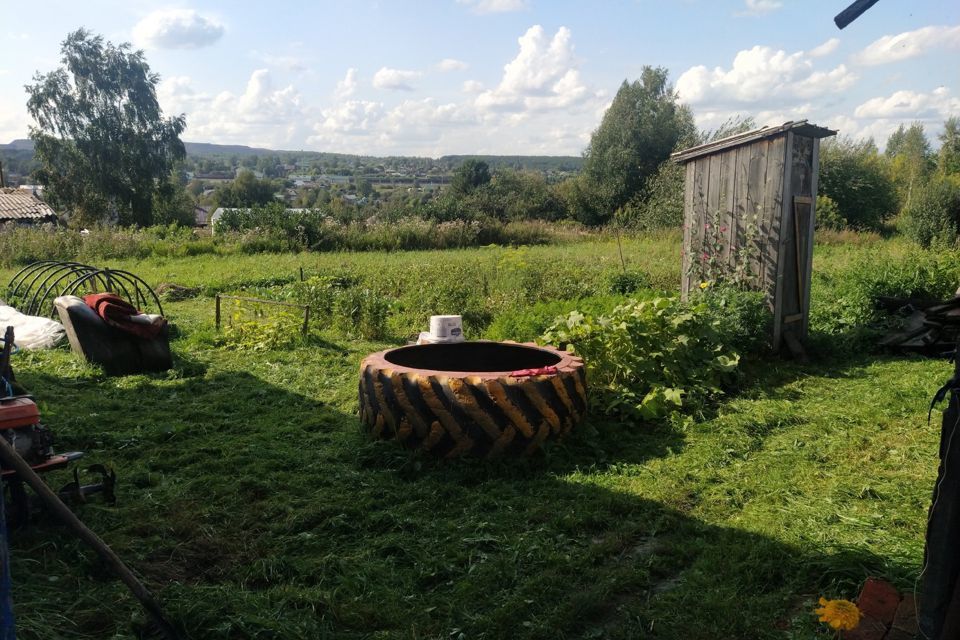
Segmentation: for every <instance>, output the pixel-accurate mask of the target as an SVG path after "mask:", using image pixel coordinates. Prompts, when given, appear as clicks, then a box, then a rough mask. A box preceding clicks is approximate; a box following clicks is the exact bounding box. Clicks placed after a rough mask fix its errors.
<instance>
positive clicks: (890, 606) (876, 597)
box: [840, 578, 917, 640]
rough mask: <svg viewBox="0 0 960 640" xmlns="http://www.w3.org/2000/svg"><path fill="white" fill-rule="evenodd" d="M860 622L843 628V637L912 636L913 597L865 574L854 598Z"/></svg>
mask: <svg viewBox="0 0 960 640" xmlns="http://www.w3.org/2000/svg"><path fill="white" fill-rule="evenodd" d="M857 608H859V609H860V613H861V614H862V615H861V618H860V624H859V625H858V626H857V628H856V629H852V630H850V631H844V632H843V633H842V634H841V636H840V637H841V638H843V639H844V640H913V638H915V637H916V635H917V617H916V601H915V600H914V596H913V594H912V593H908V594H906V595H904V596H903V598H902V599H901V597H900V592H899V591H897V589H896V588H895V587H894V586H893V585H892V584H890V583H889V582H887V581H886V580H880V579H879V578H867V580H866V582H864V583H863V589H861V590H860V597H859V598H857Z"/></svg>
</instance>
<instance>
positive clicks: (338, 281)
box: [283, 275, 390, 340]
mask: <svg viewBox="0 0 960 640" xmlns="http://www.w3.org/2000/svg"><path fill="white" fill-rule="evenodd" d="M360 284H361V283H360V280H359V279H357V278H353V277H350V276H345V275H328V276H316V277H313V278H309V279H307V280H305V281H303V282H295V283H293V284H292V285H290V286H288V287H287V288H286V289H285V290H284V293H283V297H284V298H286V299H288V300H293V301H295V302H296V303H297V304H302V305H306V306H308V307H310V311H311V318H312V319H313V320H312V324H314V325H315V326H318V327H322V328H336V329H338V330H339V331H342V332H343V333H345V334H347V335H349V336H354V337H361V338H367V339H369V340H379V339H382V338H384V337H386V335H387V317H388V315H389V313H390V303H389V302H388V301H387V300H386V298H385V297H384V296H382V295H380V294H378V293H376V292H374V291H371V290H370V288H369V287H362V286H360Z"/></svg>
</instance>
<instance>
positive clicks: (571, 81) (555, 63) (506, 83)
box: [476, 25, 592, 112]
mask: <svg viewBox="0 0 960 640" xmlns="http://www.w3.org/2000/svg"><path fill="white" fill-rule="evenodd" d="M518 43H519V44H520V52H519V53H518V54H517V57H516V58H514V59H513V60H511V61H510V62H508V63H507V64H506V65H505V66H504V67H503V78H502V79H501V80H500V84H499V85H497V87H496V88H495V89H491V90H488V91H484V92H483V93H481V94H480V95H479V96H477V99H476V105H477V107H479V108H480V109H482V110H489V111H512V112H518V111H525V110H548V109H560V108H567V107H571V106H574V105H577V104H580V103H583V102H584V101H585V100H587V99H588V98H590V97H591V96H592V94H591V92H590V91H589V90H588V89H587V87H586V85H584V83H583V81H582V80H581V79H580V72H579V70H578V69H577V66H578V64H577V61H576V59H575V58H574V55H573V43H572V40H571V33H570V30H569V29H568V28H566V27H560V28H559V29H558V30H557V32H556V34H554V36H553V37H552V38H547V35H546V33H545V32H544V30H543V27H541V26H540V25H534V26H532V27H530V28H529V29H527V32H526V33H525V34H523V35H522V36H521V37H520V38H519V39H518Z"/></svg>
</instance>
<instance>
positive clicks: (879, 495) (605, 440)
mask: <svg viewBox="0 0 960 640" xmlns="http://www.w3.org/2000/svg"><path fill="white" fill-rule="evenodd" d="M862 250H865V249H862V248H860V247H856V246H853V245H843V246H823V247H819V248H818V250H817V251H818V253H817V260H818V263H817V265H815V268H823V269H825V270H830V269H833V268H836V269H841V268H842V266H843V264H844V263H845V261H846V260H848V259H849V256H850V255H851V254H852V253H856V252H857V251H862ZM892 250H899V249H897V248H896V247H894V249H892ZM508 251H509V250H500V249H476V250H464V251H456V252H446V253H439V252H431V253H405V254H323V255H299V256H298V255H287V256H272V255H269V256H264V255H260V256H249V257H241V256H236V257H231V258H213V257H197V258H183V259H170V260H164V261H147V262H143V263H140V264H134V263H125V264H123V266H124V267H126V268H130V269H132V270H134V271H135V272H137V273H139V274H140V275H142V276H143V277H144V278H145V279H146V280H147V281H149V282H153V283H156V282H161V281H173V282H177V283H179V284H185V285H202V286H204V287H206V291H205V295H204V296H201V297H199V298H194V299H191V300H187V301H184V302H176V303H168V304H167V305H166V306H167V314H168V316H169V317H170V318H171V319H172V320H173V321H174V322H175V323H176V325H177V328H178V331H177V338H176V339H175V340H174V343H173V347H174V350H175V352H176V363H175V365H176V366H175V369H174V370H173V371H171V372H169V373H167V374H162V375H151V376H130V377H124V378H107V377H105V376H103V375H102V374H101V373H99V371H98V370H96V369H94V368H91V367H88V366H86V365H83V364H81V363H79V362H78V361H77V360H76V359H75V358H74V357H73V356H72V355H71V354H70V353H69V352H68V351H66V350H56V351H52V352H46V353H37V354H20V355H19V356H17V357H16V360H15V367H16V369H17V373H18V376H19V378H20V380H21V381H22V382H23V383H24V384H25V385H26V386H27V387H29V388H30V389H31V390H32V391H33V393H34V394H35V395H36V396H37V398H38V401H39V402H40V404H41V409H42V412H43V415H44V419H45V421H46V422H47V423H48V424H49V425H50V426H51V427H52V428H53V429H54V430H55V431H56V433H57V434H58V436H59V438H60V444H59V448H60V449H63V450H66V449H83V450H85V451H86V452H87V455H88V457H87V460H89V461H90V462H104V463H108V464H110V465H112V466H113V467H114V468H115V469H116V471H117V473H118V475H119V481H120V485H119V489H118V497H119V501H118V504H117V506H116V507H107V506H103V505H102V504H97V503H91V504H88V505H85V506H82V507H80V508H79V509H78V511H79V514H80V516H81V518H82V519H83V520H84V521H85V522H87V523H88V524H89V525H90V526H91V527H92V528H93V529H94V530H95V531H97V532H98V533H99V534H100V535H101V536H102V537H103V538H104V540H106V541H107V542H108V543H109V544H111V545H112V546H113V548H114V549H115V550H116V551H117V552H118V553H119V555H120V556H121V557H122V558H124V559H125V560H127V561H128V563H129V564H130V565H131V566H132V567H133V568H134V569H135V570H136V571H137V572H138V573H139V574H140V575H141V576H143V578H144V579H145V581H146V582H147V583H148V585H149V586H150V587H151V588H152V589H153V590H154V591H155V593H156V595H157V596H158V597H159V598H160V600H161V601H162V602H163V604H164V606H165V607H166V609H167V611H168V613H169V615H170V617H171V618H173V619H175V620H177V621H178V622H179V623H180V625H181V626H182V627H183V628H184V630H185V631H186V632H187V635H188V637H190V638H193V639H195V640H201V639H204V640H205V639H208V638H284V639H286V638H291V639H294V638H296V639H301V638H302V639H314V638H410V639H428V638H430V639H441V638H444V639H446V638H453V639H459V638H464V639H466V640H473V639H494V638H504V639H506V638H544V639H551V640H553V639H556V638H683V639H684V640H691V639H700V638H703V639H708V638H709V639H716V638H725V639H727V638H743V639H753V638H798V639H799V638H811V637H824V638H826V637H830V636H829V635H826V634H823V635H822V636H818V635H817V634H818V633H822V632H821V631H820V630H819V629H818V627H817V625H816V624H815V618H814V616H813V615H812V614H811V611H812V608H813V603H814V602H815V601H816V599H817V598H818V597H819V596H820V595H826V596H828V597H829V596H841V597H854V596H855V595H856V593H857V589H858V587H859V585H860V583H861V582H862V580H863V579H864V578H865V577H867V576H868V575H879V576H882V577H885V578H887V579H889V580H891V581H893V582H894V583H895V584H897V585H898V586H899V587H901V588H904V589H909V588H912V586H913V581H914V580H915V578H916V576H917V573H918V571H919V568H920V562H921V558H922V551H923V533H924V528H925V521H926V510H927V506H928V503H929V496H930V492H931V489H932V484H933V479H934V477H935V473H936V451H937V444H938V425H937V424H936V422H937V418H936V415H937V414H936V413H935V419H934V423H933V424H931V425H929V426H928V424H927V420H926V409H927V405H928V403H929V399H930V397H931V396H932V394H933V392H934V391H935V390H936V389H937V388H938V387H939V386H940V384H941V383H942V382H943V381H944V380H946V379H947V378H948V377H949V375H950V365H949V364H948V363H946V362H942V361H934V360H923V359H919V358H916V359H915V358H894V357H889V356H873V355H869V354H862V353H861V354H850V355H837V354H832V353H829V352H821V353H820V354H819V355H817V356H816V357H815V358H814V360H813V362H812V363H811V364H809V365H803V366H801V365H796V364H793V363H790V362H787V361H780V360H776V359H774V360H770V361H767V362H762V363H759V362H754V363H748V364H747V366H746V367H745V371H744V374H743V381H742V384H741V386H740V391H739V393H738V394H736V395H735V396H730V397H727V398H726V399H723V400H721V401H719V402H718V404H717V405H716V406H715V407H714V408H713V409H712V410H711V413H710V414H709V415H702V416H697V417H695V418H691V419H689V420H687V421H683V420H677V421H675V423H674V424H672V425H661V426H649V425H648V426H631V425H626V424H617V423H614V422H610V421H606V420H603V419H600V418H593V419H592V420H591V421H590V422H589V423H588V424H586V425H584V426H583V428H581V429H579V430H577V431H575V432H574V434H572V437H570V438H569V439H567V440H566V441H564V442H561V443H558V444H556V445H554V446H552V447H550V448H549V449H548V450H547V451H546V453H545V454H543V455H540V456H538V457H535V458H533V459H531V460H513V461H510V460H508V461H501V462H497V463H493V464H490V463H483V462H479V461H472V460H459V461H455V462H446V463H438V462H433V461H431V460H428V459H424V458H421V457H418V456H416V455H413V454H410V453H408V452H406V451H405V450H402V449H399V448H398V447H397V446H396V445H395V444H393V443H390V442H386V443H378V442H371V441H370V440H368V439H367V438H366V437H365V435H364V434H363V433H362V432H361V430H360V428H359V423H358V420H357V418H356V416H355V411H356V407H357V402H356V398H355V394H356V384H357V373H358V367H359V362H360V359H361V358H362V357H363V356H364V355H365V354H366V353H368V352H370V351H373V350H377V349H381V348H385V347H386V346H389V343H385V342H369V341H364V340H360V339H354V338H350V337H347V336H345V335H344V334H343V333H342V332H338V331H327V332H322V333H317V334H315V335H313V336H312V337H311V339H310V341H309V342H308V344H305V345H302V346H299V347H297V348H293V349H286V350H278V351H267V352H253V351H238V350H231V349H226V348H223V347H222V346H220V344H219V342H218V339H217V337H216V335H215V333H214V331H213V326H212V324H213V319H212V314H213V303H212V299H211V298H210V297H209V295H206V294H209V293H211V292H212V291H214V290H220V291H232V290H236V289H238V288H240V287H242V286H243V285H251V286H253V287H254V289H256V288H257V287H259V288H269V287H270V285H271V279H272V278H273V279H276V278H278V277H279V278H280V279H283V278H289V277H292V274H293V272H295V270H296V269H297V268H298V267H299V266H305V267H306V268H307V269H308V270H315V271H317V272H325V271H327V270H332V269H340V270H348V271H357V272H362V273H371V274H372V273H381V272H385V271H389V272H403V273H411V274H413V275H411V276H410V277H411V278H413V276H414V275H417V274H418V273H419V276H418V277H420V278H422V279H423V281H424V282H426V283H430V282H431V281H432V280H441V279H442V278H443V277H444V273H445V272H446V271H447V268H448V267H450V266H452V265H462V264H466V263H470V264H474V263H477V264H486V262H484V261H489V264H490V265H498V264H502V263H503V260H504V255H509V256H514V255H515V254H509V253H507V252H508ZM524 251H525V253H523V254H522V255H523V260H527V261H531V262H537V263H543V262H547V263H549V262H551V261H553V262H555V263H556V264H563V265H568V266H569V265H571V264H572V265H573V266H572V267H570V268H571V269H574V270H575V269H577V268H583V269H584V270H586V269H590V268H592V269H595V270H597V271H599V272H609V271H611V270H613V271H615V270H616V269H617V268H618V265H619V258H618V257H617V253H616V247H615V245H613V244H612V243H610V242H591V243H583V244H575V245H564V246H559V247H537V248H531V249H529V250H524ZM625 253H626V254H627V255H628V256H629V258H630V260H631V265H632V266H636V267H637V268H642V269H643V270H644V271H645V272H646V273H648V274H649V277H650V280H651V283H652V285H654V286H662V287H663V288H669V287H670V286H672V284H671V283H673V282H675V280H676V279H678V266H677V264H676V262H677V259H676V256H677V243H676V238H674V237H666V238H663V237H661V238H654V239H633V240H629V241H628V242H627V244H626V246H625ZM510 260H513V261H514V267H511V268H512V269H513V271H520V272H522V271H523V267H522V266H516V265H515V263H516V260H515V258H513V257H511V258H510ZM492 268H493V267H492V266H491V269H492ZM565 268H566V267H565ZM2 275H4V276H6V275H9V272H7V273H4V274H2ZM4 280H5V279H4ZM401 284H402V283H401ZM401 284H398V285H397V286H398V287H399V286H401ZM471 284H472V283H465V284H464V286H467V287H469V286H471ZM402 286H407V285H402ZM424 286H425V287H429V286H431V285H429V284H428V285H424ZM491 295H493V294H491ZM815 295H816V292H815ZM814 304H816V298H815V299H814ZM404 328H405V326H398V331H399V330H400V329H404ZM58 473H59V475H57V476H51V478H50V481H51V483H52V484H54V485H55V486H56V485H59V484H60V483H65V482H67V481H68V476H67V474H66V473H64V472H58ZM11 552H12V556H13V561H12V572H13V579H14V591H13V598H14V603H15V611H16V614H17V623H18V631H19V636H18V637H20V638H25V639H27V640H30V639H37V640H39V639H44V640H48V639H53V638H65V639H66V638H70V639H74V638H91V639H92V638H130V637H135V635H134V633H133V631H132V627H133V626H135V625H136V624H137V623H138V621H140V620H142V618H143V616H142V614H141V612H140V609H139V607H138V605H137V604H136V602H135V601H134V600H133V599H132V597H131V596H129V595H128V593H127V592H126V590H125V589H124V588H123V587H122V585H120V583H119V582H117V581H116V580H114V579H113V578H112V577H111V576H110V575H109V574H108V573H107V572H106V570H105V569H104V568H103V567H102V566H101V565H100V564H99V563H98V561H97V559H96V557H95V556H94V554H93V553H92V552H91V551H89V550H87V549H86V548H84V547H83V546H82V545H81V544H79V543H78V542H77V541H76V540H75V539H74V538H73V537H72V536H71V535H70V533H69V532H67V531H66V530H65V529H63V528H61V527H59V526H58V525H56V524H55V523H53V522H50V521H49V520H43V521H41V522H39V523H37V524H35V525H33V526H32V527H31V528H30V529H28V530H27V531H26V532H23V533H16V534H15V535H14V536H13V539H12V549H11Z"/></svg>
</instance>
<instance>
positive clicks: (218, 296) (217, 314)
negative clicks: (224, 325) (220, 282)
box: [215, 293, 220, 331]
mask: <svg viewBox="0 0 960 640" xmlns="http://www.w3.org/2000/svg"><path fill="white" fill-rule="evenodd" d="M215 324H216V327H217V331H220V294H219V293H218V294H217V310H216V321H215Z"/></svg>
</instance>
